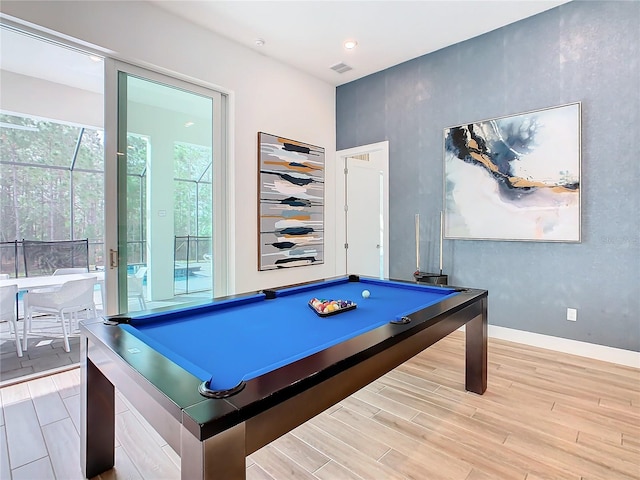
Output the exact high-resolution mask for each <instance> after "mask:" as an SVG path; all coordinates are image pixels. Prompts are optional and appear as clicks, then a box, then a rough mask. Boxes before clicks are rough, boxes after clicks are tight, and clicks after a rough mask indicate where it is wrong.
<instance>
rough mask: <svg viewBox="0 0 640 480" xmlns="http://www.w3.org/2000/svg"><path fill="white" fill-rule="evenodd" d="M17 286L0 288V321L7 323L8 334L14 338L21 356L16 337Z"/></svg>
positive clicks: (18, 340)
mask: <svg viewBox="0 0 640 480" xmlns="http://www.w3.org/2000/svg"><path fill="white" fill-rule="evenodd" d="M17 294H18V286H17V285H5V286H4V287H0V320H2V321H7V322H9V333H10V334H11V335H12V336H13V337H14V338H15V341H16V351H17V352H18V356H19V357H21V356H22V348H21V347H20V337H19V335H18V312H16V295H17Z"/></svg>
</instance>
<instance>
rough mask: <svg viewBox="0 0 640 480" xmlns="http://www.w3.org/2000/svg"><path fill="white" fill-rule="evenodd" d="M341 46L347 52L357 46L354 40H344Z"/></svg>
mask: <svg viewBox="0 0 640 480" xmlns="http://www.w3.org/2000/svg"><path fill="white" fill-rule="evenodd" d="M343 45H344V48H346V49H347V50H353V49H354V48H356V47H357V46H358V42H356V41H355V40H346V41H345V42H344V43H343Z"/></svg>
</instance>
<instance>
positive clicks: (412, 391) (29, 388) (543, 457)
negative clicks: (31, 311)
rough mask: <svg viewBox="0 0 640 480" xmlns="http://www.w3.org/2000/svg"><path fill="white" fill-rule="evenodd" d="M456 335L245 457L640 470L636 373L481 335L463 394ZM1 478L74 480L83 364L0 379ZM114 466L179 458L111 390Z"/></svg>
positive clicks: (467, 471)
mask: <svg viewBox="0 0 640 480" xmlns="http://www.w3.org/2000/svg"><path fill="white" fill-rule="evenodd" d="M463 346H464V337H463V335H462V334H460V333H458V332H456V333H455V334H453V335H451V336H449V337H447V338H446V339H444V340H442V341H441V342H439V343H438V344H436V345H434V346H433V347H431V348H429V349H428V350H426V351H424V352H423V353H421V354H420V355H418V356H416V357H415V358H413V359H412V360H410V361H408V362H407V363H405V364H403V365H401V366H400V367H398V368H397V369H395V370H394V371H392V372H390V373H389V374H387V375H386V376H384V377H382V378H381V379H379V380H378V381H376V382H374V383H372V384H371V385H369V386H367V387H365V388H364V389H362V390H361V391H359V392H357V393H355V394H354V395H352V396H351V397H349V398H347V399H346V400H344V401H343V402H341V403H340V404H338V405H335V406H334V407H332V408H330V409H329V410H327V411H326V412H324V413H322V414H320V415H319V416H317V417H316V418H314V419H312V420H310V421H309V422H307V423H305V424H303V425H302V426H300V427H298V428H297V429H295V430H294V431H292V432H291V433H289V434H287V435H285V436H283V437H281V438H280V439H278V440H276V441H275V442H273V443H271V444H269V445H267V446H266V447H264V448H262V449H261V450H259V451H257V452H255V453H254V454H252V455H251V456H249V458H248V459H247V478H248V479H251V480H263V479H265V480H266V479H280V480H285V479H286V480H288V479H326V480H340V479H364V480H378V479H383V480H386V479H407V478H410V479H419V480H432V479H435V480H437V479H443V480H444V479H446V480H457V479H460V480H463V479H464V480H488V479H519V480H541V479H554V480H556V479H567V480H569V479H571V480H578V479H585V480H586V479H590V480H591V479H594V480H595V479H601V480H617V479H620V480H626V479H640V370H638V369H633V368H629V367H624V366H619V365H614V364H610V363H605V362H600V361H597V360H590V359H586V358H582V357H576V356H571V355H566V354H561V353H556V352H552V351H549V350H543V349H539V348H534V347H528V346H524V345H520V344H516V343H510V342H506V341H501V340H493V339H490V341H489V388H488V389H487V392H486V393H485V394H484V395H482V396H479V395H475V394H472V393H467V392H465V391H464V386H463V379H464V378H463V377H464V374H463V370H464V369H463V366H464V356H463ZM0 394H1V395H0V398H1V400H2V411H3V415H2V417H1V422H2V423H1V425H0V464H1V470H0V478H2V479H3V480H4V479H13V480H20V479H28V480H40V479H52V478H56V479H58V480H73V479H76V478H81V473H80V468H79V458H78V450H79V448H78V447H79V436H78V431H79V425H78V421H79V401H80V398H79V371H78V370H77V369H75V370H70V371H67V372H64V373H59V374H57V375H53V376H49V377H45V378H41V379H37V380H32V381H29V382H26V383H21V384H17V385H12V386H9V387H5V388H3V389H2V390H0ZM116 418H117V420H116V422H117V426H116V432H117V440H116V441H117V447H116V468H115V469H114V470H111V471H110V472H107V473H105V474H103V475H101V476H100V477H99V478H100V480H113V479H117V480H123V479H148V480H157V479H163V478H171V479H178V478H179V477H180V474H179V462H180V460H179V458H178V456H177V455H176V453H175V452H173V451H172V450H171V448H170V447H168V446H167V445H166V443H165V442H164V441H163V440H162V439H161V438H160V437H159V436H158V435H157V434H156V433H155V432H154V431H153V430H152V429H151V428H150V427H149V426H148V424H147V423H146V422H145V421H144V420H143V419H142V418H141V417H140V415H139V414H138V413H137V412H135V411H134V410H133V409H132V408H131V407H130V406H129V405H127V403H126V402H125V401H124V400H123V399H122V398H120V397H118V403H117V415H116Z"/></svg>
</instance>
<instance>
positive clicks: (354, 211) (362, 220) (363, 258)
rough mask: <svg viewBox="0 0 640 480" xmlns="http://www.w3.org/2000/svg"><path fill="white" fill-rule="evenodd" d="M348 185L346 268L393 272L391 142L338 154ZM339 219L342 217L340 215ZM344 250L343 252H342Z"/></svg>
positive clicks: (375, 274)
mask: <svg viewBox="0 0 640 480" xmlns="http://www.w3.org/2000/svg"><path fill="white" fill-rule="evenodd" d="M338 158H339V160H340V164H341V165H343V167H344V168H343V169H338V170H340V172H339V173H340V174H342V175H343V179H342V182H338V185H344V192H343V200H344V201H343V202H342V203H340V202H338V203H339V204H341V205H344V208H343V209H344V212H343V215H344V219H345V221H344V234H343V235H338V237H339V238H344V249H343V250H344V252H345V253H344V265H345V272H344V273H348V274H358V275H366V276H371V277H379V278H386V277H388V273H389V252H388V241H389V215H388V212H389V191H388V178H389V175H388V163H389V147H388V142H381V143H377V144H372V145H364V146H362V147H356V148H352V149H348V150H342V151H340V152H338ZM336 218H340V216H339V215H336ZM338 251H340V249H338Z"/></svg>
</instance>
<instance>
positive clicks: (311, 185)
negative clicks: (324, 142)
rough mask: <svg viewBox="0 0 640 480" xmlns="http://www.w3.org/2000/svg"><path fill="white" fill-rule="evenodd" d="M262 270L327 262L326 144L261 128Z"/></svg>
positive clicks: (259, 140)
mask: <svg viewBox="0 0 640 480" xmlns="http://www.w3.org/2000/svg"><path fill="white" fill-rule="evenodd" d="M258 158H259V160H258V162H259V165H260V175H259V179H258V182H259V185H258V191H259V192H260V194H259V205H258V212H259V225H258V227H259V228H258V231H259V237H260V238H259V241H260V247H259V251H258V256H259V258H258V269H259V270H275V269H279V268H291V267H300V266H305V265H315V264H321V263H324V178H325V154H324V148H322V147H317V146H314V145H309V144H307V143H302V142H298V141H296V140H290V139H288V138H283V137H279V136H277V135H271V134H268V133H263V132H258Z"/></svg>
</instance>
